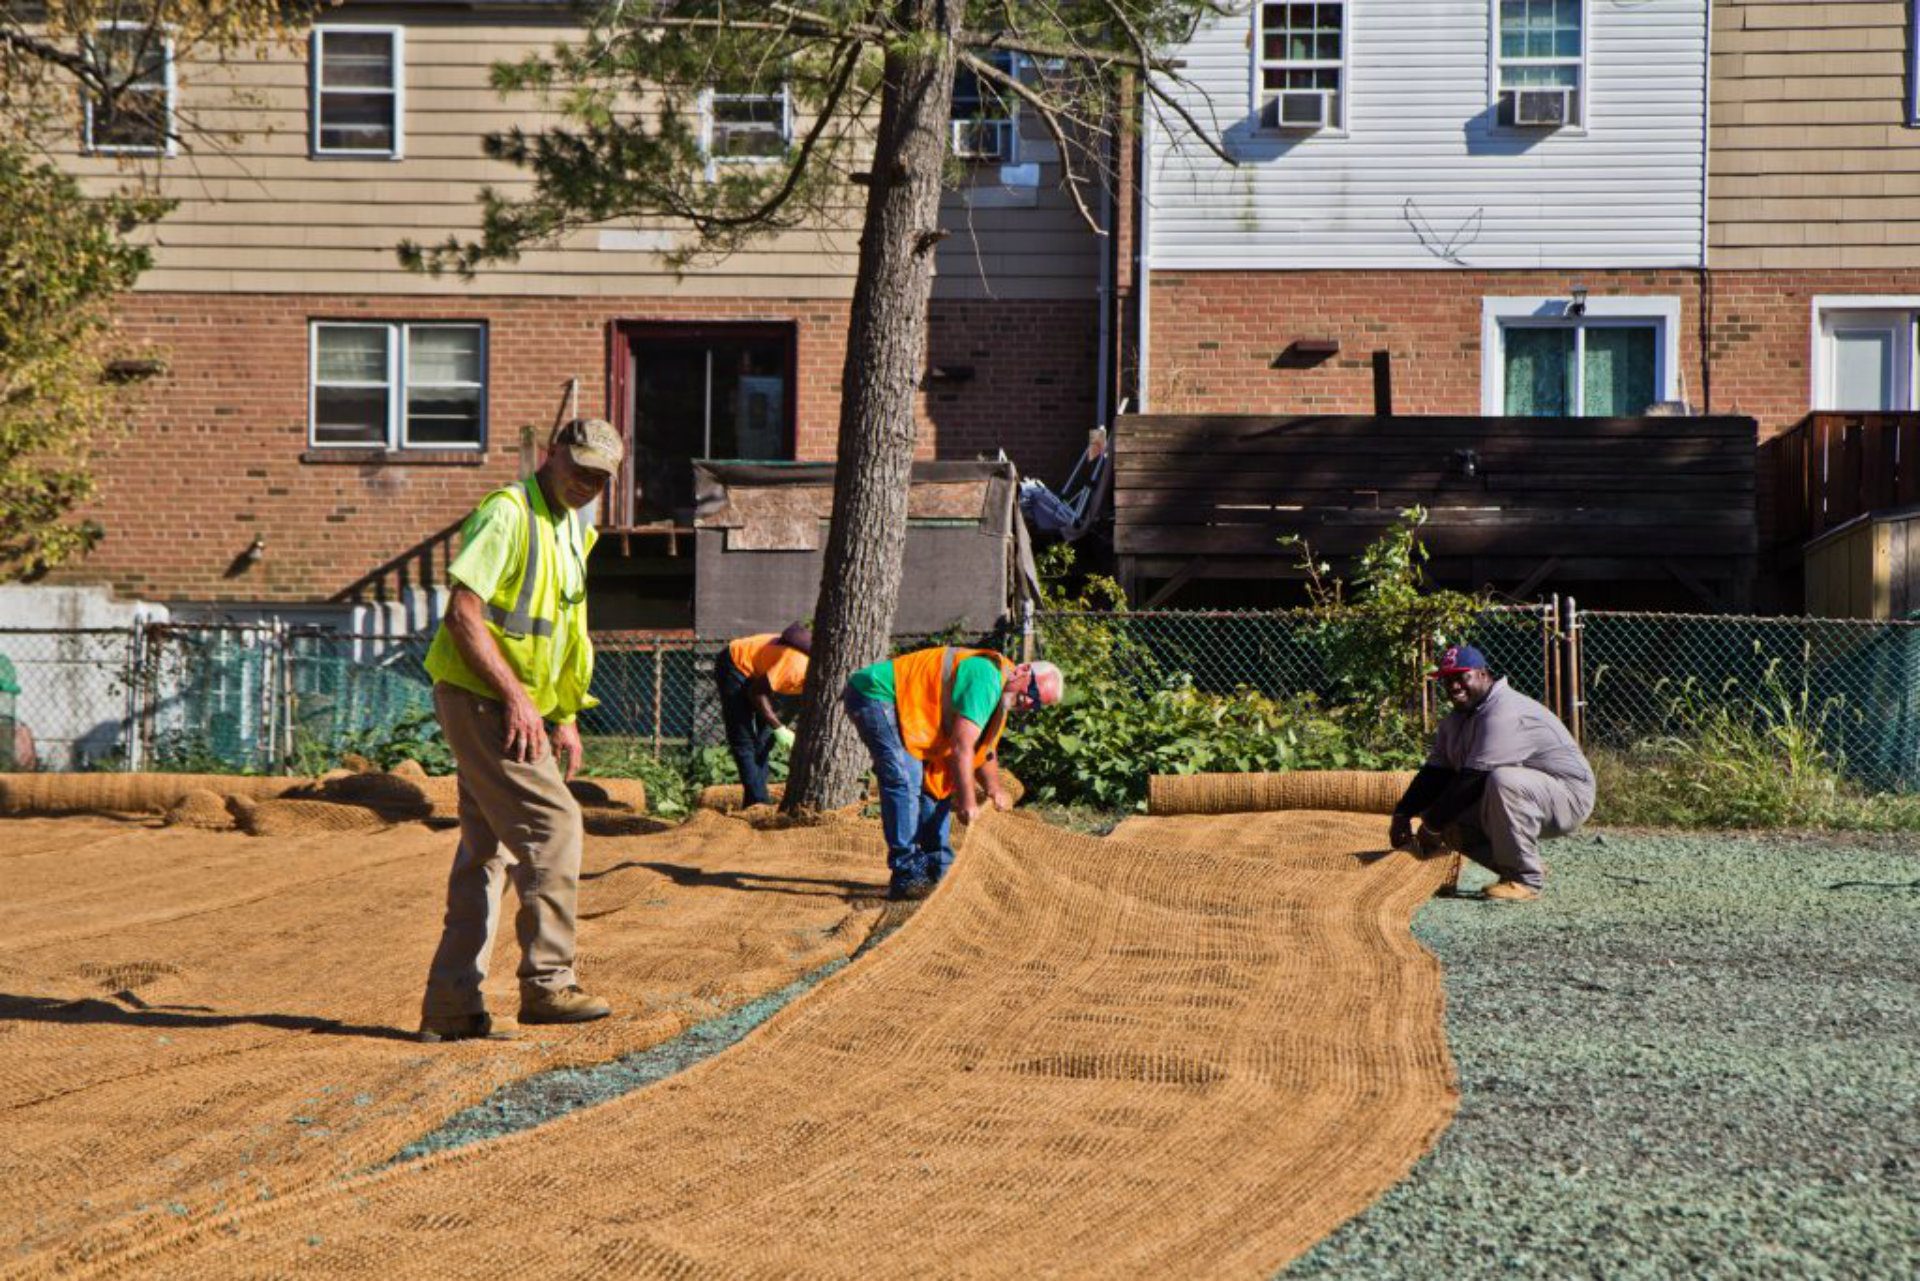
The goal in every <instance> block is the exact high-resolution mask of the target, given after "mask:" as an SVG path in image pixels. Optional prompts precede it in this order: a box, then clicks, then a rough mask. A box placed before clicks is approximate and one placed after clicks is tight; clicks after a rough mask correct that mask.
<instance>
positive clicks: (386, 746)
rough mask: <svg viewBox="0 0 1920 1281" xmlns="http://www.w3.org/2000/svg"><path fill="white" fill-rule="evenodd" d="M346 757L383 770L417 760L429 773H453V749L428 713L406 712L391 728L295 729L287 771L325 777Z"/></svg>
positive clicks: (438, 724) (430, 713)
mask: <svg viewBox="0 0 1920 1281" xmlns="http://www.w3.org/2000/svg"><path fill="white" fill-rule="evenodd" d="M347 756H359V757H362V758H363V759H365V760H367V761H369V762H370V763H372V764H373V765H375V766H377V767H379V768H380V769H383V770H390V769H392V768H393V767H394V766H396V765H398V764H400V763H401V762H402V761H416V762H418V763H419V765H420V767H421V768H422V769H424V770H426V771H427V773H429V774H451V773H453V772H454V764H453V749H452V748H450V747H448V746H447V739H446V735H445V734H444V733H442V732H441V729H440V722H439V720H438V719H437V718H436V717H435V716H434V714H433V713H432V712H431V711H426V710H422V711H417V712H409V713H408V714H407V715H405V716H402V717H401V718H400V719H398V720H396V721H394V722H393V723H392V724H390V725H380V726H370V727H368V728H366V729H362V730H355V731H353V732H351V733H348V734H341V735H333V734H330V733H329V734H326V735H316V734H314V733H313V732H312V731H310V730H306V729H300V730H296V731H295V734H294V746H293V757H292V759H291V760H290V761H289V762H288V769H289V770H291V771H292V772H293V773H295V774H304V775H309V776H312V775H317V774H324V773H325V772H326V771H328V770H330V769H337V768H339V766H340V764H341V762H342V760H344V759H345V758H346V757H347Z"/></svg>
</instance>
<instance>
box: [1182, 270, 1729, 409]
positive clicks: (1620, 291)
mask: <svg viewBox="0 0 1920 1281" xmlns="http://www.w3.org/2000/svg"><path fill="white" fill-rule="evenodd" d="M1576 284H1581V285H1585V286H1586V287H1587V289H1588V290H1589V294H1590V297H1591V298H1603V297H1609V296H1614V295H1658V296H1663V297H1678V298H1679V299H1680V305H1681V316H1680V329H1681V333H1680V357H1681V366H1682V370H1683V373H1684V377H1685V380H1686V382H1685V385H1686V388H1687V394H1688V396H1689V397H1690V398H1692V399H1693V400H1695V401H1696V402H1697V401H1698V400H1699V399H1700V391H1699V388H1700V362H1699V343H1698V341H1697V339H1696V337H1695V335H1696V333H1697V326H1698V324H1699V310H1698V303H1699V296H1700V285H1699V277H1698V274H1697V273H1695V272H1692V271H1576V272H1563V271H1552V272H1545V271H1541V272H1532V271H1526V272H1522V271H1310V272H1309V271H1298V272H1289V271H1264V272H1225V271H1221V272H1164V271H1156V272H1154V273H1153V277H1152V288H1151V293H1150V295H1149V305H1150V307H1151V309H1152V315H1151V328H1150V329H1149V338H1148V340H1149V342H1150V343H1151V345H1152V360H1151V362H1150V364H1149V366H1148V377H1149V379H1150V380H1151V390H1150V393H1149V396H1150V398H1149V401H1148V404H1149V405H1150V406H1151V408H1152V409H1153V411H1154V412H1155V413H1169V414H1173V413H1188V414H1196V413H1235V414H1310V413H1344V414H1366V413H1372V412H1373V411H1374V364H1373V354H1374V353H1375V352H1377V351H1385V352H1387V353H1389V358H1390V359H1389V363H1390V366H1391V369H1392V379H1393V409H1394V412H1395V413H1398V414H1478V413H1480V411H1481V404H1480V312H1481V306H1480V304H1481V299H1482V298H1485V297H1488V296H1535V295H1538V296H1543V297H1555V296H1565V295H1566V294H1567V292H1568V291H1569V290H1570V289H1571V288H1572V287H1573V286H1574V285H1576ZM1328 338H1331V339H1334V340H1336V341H1338V342H1339V344H1340V351H1339V354H1338V355H1336V356H1333V357H1332V358H1330V359H1326V360H1324V361H1321V362H1319V363H1315V364H1311V365H1306V366H1304V367H1298V365H1297V362H1291V361H1286V360H1281V356H1282V353H1283V352H1284V351H1285V350H1286V349H1287V348H1288V346H1289V345H1290V344H1292V343H1293V342H1295V341H1296V340H1299V339H1328ZM1276 361H1279V363H1280V366H1281V367H1277V368H1276Z"/></svg>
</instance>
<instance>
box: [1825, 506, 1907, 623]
mask: <svg viewBox="0 0 1920 1281" xmlns="http://www.w3.org/2000/svg"><path fill="white" fill-rule="evenodd" d="M1806 583H1807V590H1806V601H1807V613H1808V614H1810V615H1812V616H1813V617H1815V618H1875V619H1889V618H1909V617H1912V616H1914V615H1916V614H1920V506H1916V507H1902V508H1898V509H1896V510H1893V511H1883V512H1870V513H1868V514H1866V515H1864V516H1858V517H1856V518H1854V519H1853V520H1850V521H1848V522H1847V523H1846V524H1844V525H1842V526H1840V527H1839V528H1838V529H1833V530H1829V531H1827V532H1826V533H1824V534H1822V535H1821V536H1820V537H1818V538H1816V539H1814V540H1813V541H1812V542H1810V543H1808V544H1807V549H1806Z"/></svg>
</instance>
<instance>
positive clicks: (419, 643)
mask: <svg viewBox="0 0 1920 1281" xmlns="http://www.w3.org/2000/svg"><path fill="white" fill-rule="evenodd" d="M1076 629H1078V634H1079V635H1080V636H1082V637H1084V636H1086V635H1087V634H1088V629H1096V630H1097V631H1098V632H1100V633H1101V634H1103V635H1104V636H1105V637H1107V638H1110V639H1116V640H1120V641H1123V642H1124V643H1125V645H1126V646H1127V647H1128V648H1129V649H1130V651H1131V652H1133V653H1136V654H1138V655H1143V656H1145V658H1146V659H1147V660H1148V661H1147V662H1146V663H1144V664H1143V670H1151V671H1152V672H1154V673H1156V674H1158V676H1157V677H1156V678H1158V677H1164V676H1165V675H1167V674H1178V675H1179V677H1180V678H1182V679H1185V680H1189V681H1191V682H1192V684H1193V686H1194V687H1195V688H1196V689H1198V690H1200V691H1202V692H1206V693H1213V694H1223V695H1231V694H1232V693H1233V692H1235V691H1236V690H1240V689H1249V690H1255V691H1258V692H1259V693H1261V694H1264V695H1267V696H1270V697H1274V698H1285V697H1289V696H1295V695H1302V694H1306V695H1312V696H1315V697H1317V698H1319V699H1320V700H1322V701H1323V702H1324V703H1328V704H1332V703H1336V702H1337V701H1339V700H1340V699H1341V698H1343V697H1344V696H1345V692H1346V691H1345V690H1344V688H1343V685H1342V674H1341V671H1340V664H1339V663H1338V661H1330V659H1335V660H1337V657H1338V654H1337V650H1334V649H1330V647H1329V636H1328V633H1327V632H1326V630H1325V623H1324V620H1322V619H1320V618H1318V617H1316V616H1315V615H1313V614H1312V613H1311V612H1306V611H1299V612H1193V611H1179V612H1172V611H1148V612H1139V613H1124V612H1123V613H1078V612H1076V613H1042V614H1040V615H1038V616H1036V618H1035V619H1034V627H1033V637H1032V639H1033V645H1034V652H1035V653H1036V655H1037V656H1040V657H1045V656H1047V655H1048V653H1049V651H1050V649H1052V648H1054V647H1055V646H1058V645H1064V644H1067V643H1068V642H1069V640H1070V638H1071V637H1073V636H1074V635H1075V634H1076ZM943 639H953V638H938V637H901V638H898V639H897V640H896V643H895V649H896V651H898V650H904V649H907V648H912V647H914V646H916V645H919V644H926V643H938V642H939V641H941V640H943ZM1468 639H1469V640H1470V641H1471V642H1472V643H1474V644H1475V645H1477V646H1479V647H1480V648H1481V649H1482V650H1484V651H1485V652H1486V654H1487V656H1488V658H1489V660H1490V661H1491V662H1492V664H1493V666H1494V667H1495V668H1496V669H1497V670H1498V671H1499V672H1501V673H1502V674H1504V675H1505V676H1507V677H1508V678H1509V679H1510V680H1511V681H1512V683H1513V685H1514V686H1515V687H1516V688H1518V689H1520V690H1522V691H1524V692H1525V693H1527V694H1530V695H1532V696H1533V697H1535V698H1539V699H1540V700H1541V701H1543V702H1545V703H1547V704H1548V706H1550V707H1553V708H1554V709H1555V710H1556V711H1558V712H1559V713H1560V714H1561V716H1562V718H1563V719H1564V720H1566V721H1567V723H1568V724H1569V725H1570V726H1571V727H1573V729H1574V731H1575V733H1576V734H1578V735H1579V736H1580V737H1581V739H1582V741H1583V742H1584V743H1586V744H1587V745H1588V746H1589V747H1600V748H1610V749H1616V750H1629V749H1632V748H1634V747H1636V746H1638V745H1642V744H1645V743H1649V742H1657V741H1662V740H1665V741H1674V740H1685V739H1688V738H1697V737H1699V736H1701V735H1704V734H1709V733H1714V732H1723V731H1725V730H1727V729H1728V728H1730V727H1731V728H1735V729H1739V730H1742V731H1744V732H1748V733H1751V734H1755V735H1759V736H1762V737H1765V738H1768V739H1770V740H1773V741H1779V742H1782V743H1784V742H1785V741H1786V740H1787V739H1788V738H1795V739H1797V741H1798V742H1799V743H1800V744H1801V745H1802V746H1805V745H1806V744H1807V743H1809V742H1811V743H1812V744H1814V746H1815V750H1817V752H1818V753H1819V754H1820V755H1821V756H1822V757H1823V758H1824V759H1825V760H1826V762H1827V763H1828V764H1829V765H1831V766H1832V767H1833V768H1835V769H1837V770H1838V771H1839V772H1841V773H1842V774H1843V775H1845V776H1846V777H1847V778H1849V779H1851V780H1852V781H1854V782H1855V783H1857V784H1858V785H1860V786H1861V787H1863V788H1866V789H1868V790H1871V791H1909V792H1910V791H1920V624H1916V623H1876V622H1855V621H1845V620H1834V619H1800V618H1732V617H1720V616H1706V615H1682V614H1628V613H1615V612H1607V611H1579V612H1575V611H1574V610H1573V609H1572V608H1571V607H1570V603H1569V607H1568V608H1565V609H1562V608H1561V607H1560V605H1559V603H1557V602H1556V603H1554V604H1550V605H1543V606H1538V607H1529V608H1516V609H1503V610H1497V611H1493V612H1490V613H1488V614H1486V615H1483V616H1482V617H1481V618H1480V619H1479V620H1478V621H1477V622H1476V623H1475V624H1474V626H1473V628H1472V630H1471V635H1470V636H1469V637H1468ZM980 642H981V643H985V644H991V645H995V646H997V647H999V648H1002V649H1003V650H1005V651H1006V652H1008V653H1010V654H1017V653H1018V652H1019V651H1020V649H1021V645H1022V638H1021V636H1020V635H1019V634H1017V633H1000V634H997V635H994V636H988V637H985V638H980ZM427 645H428V638H426V637H405V638H398V639H395V638H385V637H368V636H354V635H346V634H342V633H338V632H331V631H317V630H310V629H300V628H291V627H285V626H279V625H261V626H253V627H220V626H181V625H174V624H150V625H141V626H135V627H130V628H123V629H105V630H33V629H18V628H16V629H10V630H4V631H0V767H4V768H6V769H14V770H31V769H41V770H98V769H148V770H155V769H157V770H192V771H200V770H246V771H257V772H276V771H283V770H296V771H301V772H309V771H312V770H315V769H320V768H325V767H326V766H327V765H329V764H331V763H333V762H334V761H337V760H338V759H339V757H340V755H341V754H342V753H344V752H350V751H357V752H361V753H362V754H365V755H368V756H373V755H375V754H376V752H377V750H378V749H381V748H383V747H390V746H391V745H392V744H394V743H395V742H396V741H398V742H400V743H402V744H405V743H410V742H414V741H416V740H417V741H421V742H425V741H426V740H428V739H431V738H432V737H434V730H433V725H432V714H433V703H432V693H431V682H430V681H429V679H428V677H427V674H426V670H425V667H424V665H423V663H424V659H425V656H426V651H427ZM723 647H724V646H723V643H722V642H718V641H704V640H693V639H690V638H688V637H686V636H684V635H676V636H654V635H648V634H635V633H618V634H608V635H602V636H598V637H596V638H595V648H596V655H597V657H596V666H595V675H594V693H595V695H596V696H597V697H598V698H599V699H600V706H599V707H596V708H594V709H592V710H590V711H588V712H587V713H585V714H584V715H583V716H582V717H581V731H582V734H583V735H584V736H585V737H586V738H587V739H588V740H589V743H590V744H591V743H593V742H596V741H597V742H600V743H602V744H606V745H612V746H616V747H618V748H620V749H621V750H642V751H649V752H652V753H654V754H656V755H658V754H663V753H666V752H669V751H675V750H679V749H683V748H688V747H705V746H709V745H713V744H717V743H719V742H721V741H722V732H721V723H720V712H719V705H718V700H717V697H716V694H715V689H714V681H713V676H712V673H713V666H714V662H715V659H716V656H717V655H718V654H719V652H720V651H721V649H722V648H723ZM1415 657H1416V661H1417V662H1418V663H1419V664H1420V665H1422V666H1426V665H1430V662H1431V656H1430V655H1424V654H1423V655H1418V656H1415ZM1434 710H1435V709H1434V708H1433V707H1432V706H1431V705H1429V707H1428V708H1427V712H1428V719H1429V721H1430V720H1431V716H1432V714H1433V713H1434Z"/></svg>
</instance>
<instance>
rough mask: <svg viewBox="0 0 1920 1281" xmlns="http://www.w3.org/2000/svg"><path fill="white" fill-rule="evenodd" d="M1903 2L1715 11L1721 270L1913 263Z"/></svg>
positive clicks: (1919, 262)
mask: <svg viewBox="0 0 1920 1281" xmlns="http://www.w3.org/2000/svg"><path fill="white" fill-rule="evenodd" d="M1910 9H1911V4H1910V0H1872V2H1871V3H1833V2H1831V0H1825V2H1822V3H1817V4H1809V3H1803V2H1801V0H1720V3H1717V4H1715V5H1714V29H1713V42H1714V49H1713V114H1712V133H1711V145H1712V168H1711V174H1712V177H1711V187H1710V193H1711V200H1710V203H1709V206H1708V221H1709V238H1710V245H1711V250H1710V253H1711V261H1712V264H1713V265H1714V266H1715V267H1720V268H1727V269H1737V268H1743V267H1782V268H1818V267H1911V266H1920V199H1916V197H1920V129H1915V128H1912V127H1911V126H1910V125H1909V124H1908V112H1909V109H1910V100H1909V97H1908V93H1909V85H1908V79H1907V77H1908V66H1909V58H1910V56H1911V51H1910V44H1909V41H1910V40H1911V39H1912V36H1911V34H1910V29H1909V20H1910V19H1909V12H1910Z"/></svg>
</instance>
